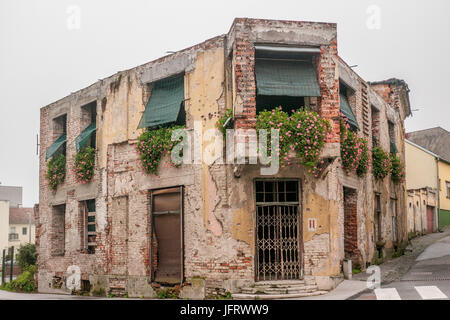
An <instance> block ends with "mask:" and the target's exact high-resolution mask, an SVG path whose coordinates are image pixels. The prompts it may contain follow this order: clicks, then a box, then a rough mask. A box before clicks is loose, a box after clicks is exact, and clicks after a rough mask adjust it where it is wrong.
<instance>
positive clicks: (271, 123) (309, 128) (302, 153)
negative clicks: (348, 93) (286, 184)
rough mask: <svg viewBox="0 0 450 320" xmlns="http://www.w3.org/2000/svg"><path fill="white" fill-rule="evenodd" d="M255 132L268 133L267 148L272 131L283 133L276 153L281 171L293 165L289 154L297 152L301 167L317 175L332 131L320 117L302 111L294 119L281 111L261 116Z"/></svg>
mask: <svg viewBox="0 0 450 320" xmlns="http://www.w3.org/2000/svg"><path fill="white" fill-rule="evenodd" d="M256 129H257V130H260V129H266V130H267V144H268V148H270V147H271V142H270V141H271V136H270V130H271V129H279V130H280V144H279V149H278V150H276V151H277V152H278V154H279V156H280V165H281V166H282V167H283V166H286V165H290V164H291V161H292V160H290V159H289V156H288V154H289V152H290V151H294V152H295V153H296V155H297V157H298V160H299V162H300V164H302V165H304V166H305V167H306V168H307V169H308V170H309V171H310V172H311V173H313V174H315V175H316V172H317V170H318V164H319V158H320V152H321V150H322V148H323V146H324V144H325V141H326V138H327V135H328V134H329V133H330V131H331V126H330V124H329V122H328V121H326V120H324V119H322V118H321V117H320V116H319V115H318V114H317V113H315V112H313V111H309V110H305V109H303V108H301V109H298V110H292V115H291V116H289V115H288V114H287V113H286V112H284V111H283V110H282V108H281V107H279V108H277V109H274V110H265V111H262V112H260V113H259V114H258V115H257V119H256ZM268 150H270V149H268ZM269 155H270V153H269ZM316 176H317V175H316Z"/></svg>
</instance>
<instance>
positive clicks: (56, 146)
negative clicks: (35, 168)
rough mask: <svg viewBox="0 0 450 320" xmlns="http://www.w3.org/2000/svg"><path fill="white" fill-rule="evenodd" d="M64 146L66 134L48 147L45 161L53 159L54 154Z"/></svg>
mask: <svg viewBox="0 0 450 320" xmlns="http://www.w3.org/2000/svg"><path fill="white" fill-rule="evenodd" d="M65 144H66V134H65V133H64V134H63V135H61V136H60V137H59V138H58V139H56V141H55V142H53V144H52V145H51V146H50V147H48V149H47V154H46V160H48V159H50V158H51V157H53V156H54V155H55V153H56V152H58V151H59V150H60V149H61V148H62V147H63V146H64V145H65Z"/></svg>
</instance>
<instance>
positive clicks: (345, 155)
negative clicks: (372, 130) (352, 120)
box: [341, 121, 370, 177]
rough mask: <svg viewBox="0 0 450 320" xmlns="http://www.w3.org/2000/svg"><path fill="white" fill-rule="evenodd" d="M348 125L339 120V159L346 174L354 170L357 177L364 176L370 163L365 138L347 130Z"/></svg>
mask: <svg viewBox="0 0 450 320" xmlns="http://www.w3.org/2000/svg"><path fill="white" fill-rule="evenodd" d="M349 128H350V127H349V125H348V124H347V123H346V122H344V121H341V159H342V166H343V168H344V170H345V172H346V173H347V174H349V173H350V172H356V174H357V175H358V176H359V177H362V176H364V175H365V174H366V173H367V170H368V168H369V165H370V153H369V147H368V142H367V139H366V138H364V137H358V136H357V134H356V133H354V132H352V131H350V130H349Z"/></svg>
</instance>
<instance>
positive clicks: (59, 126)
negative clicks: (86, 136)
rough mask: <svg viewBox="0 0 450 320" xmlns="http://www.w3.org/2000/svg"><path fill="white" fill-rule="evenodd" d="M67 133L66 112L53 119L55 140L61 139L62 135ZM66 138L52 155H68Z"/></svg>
mask: <svg viewBox="0 0 450 320" xmlns="http://www.w3.org/2000/svg"><path fill="white" fill-rule="evenodd" d="M63 135H64V136H66V135H67V115H66V114H64V115H62V116H59V117H57V118H55V119H53V140H54V141H57V140H59V139H61V137H62V136H63ZM65 141H66V139H64V143H63V144H62V145H61V146H60V147H59V148H58V150H56V151H55V152H53V154H52V156H55V155H60V154H63V155H64V156H65V155H66V145H67V144H66V142H65Z"/></svg>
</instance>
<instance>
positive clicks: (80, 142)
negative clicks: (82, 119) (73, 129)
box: [75, 123, 97, 151]
mask: <svg viewBox="0 0 450 320" xmlns="http://www.w3.org/2000/svg"><path fill="white" fill-rule="evenodd" d="M96 130H97V126H96V124H95V123H91V124H90V125H88V126H87V128H86V129H84V130H83V132H81V133H80V135H79V136H78V137H77V138H76V139H75V145H76V147H77V151H80V149H81V148H82V147H84V146H85V145H86V143H87V142H88V141H89V138H90V137H91V136H92V135H93V134H94V132H95V131H96Z"/></svg>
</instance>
